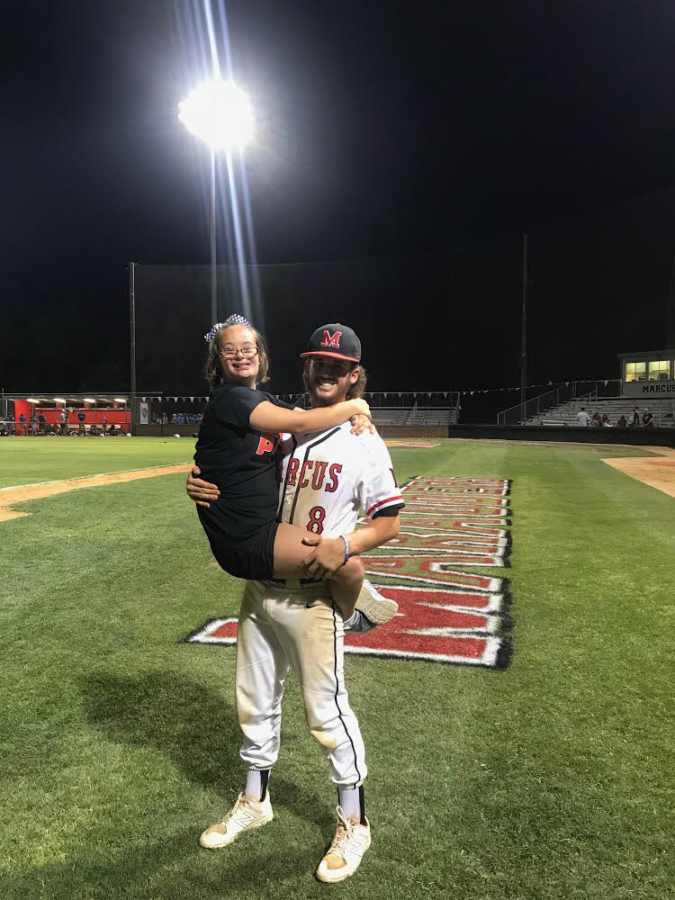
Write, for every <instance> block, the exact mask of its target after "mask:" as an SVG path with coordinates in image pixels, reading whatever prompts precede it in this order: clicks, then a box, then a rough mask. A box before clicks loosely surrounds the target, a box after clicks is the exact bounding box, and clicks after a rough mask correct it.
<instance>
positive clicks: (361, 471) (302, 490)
mask: <svg viewBox="0 0 675 900" xmlns="http://www.w3.org/2000/svg"><path fill="white" fill-rule="evenodd" d="M282 449H283V454H284V457H283V461H282V485H281V491H280V500H279V516H278V517H279V521H281V522H287V523H289V524H291V525H296V526H298V527H299V528H303V529H306V530H307V531H311V532H312V534H323V535H324V536H325V537H339V536H340V535H342V534H347V533H348V532H350V531H353V530H354V526H355V525H356V521H357V519H358V516H359V510H361V509H363V510H365V512H366V514H367V515H369V516H372V517H373V518H376V517H377V516H378V515H381V514H382V513H383V512H384V511H385V510H386V511H387V514H391V512H392V511H393V510H398V509H401V508H402V507H403V505H404V504H403V497H402V496H401V491H400V489H399V487H398V484H397V483H396V478H395V476H394V469H393V467H392V464H391V457H390V456H389V451H388V450H387V448H386V446H385V443H384V441H383V440H382V438H381V437H380V436H379V435H375V434H370V433H369V432H364V433H363V434H361V435H358V436H357V435H354V434H352V433H351V424H350V423H349V422H345V423H344V424H343V425H339V426H338V427H337V428H331V429H330V430H329V431H322V432H319V433H314V434H305V435H292V436H290V437H289V436H285V437H284V441H283V447H282Z"/></svg>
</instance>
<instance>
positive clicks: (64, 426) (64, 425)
mask: <svg viewBox="0 0 675 900" xmlns="http://www.w3.org/2000/svg"><path fill="white" fill-rule="evenodd" d="M61 434H68V410H67V409H66V408H65V407H64V408H63V409H62V410H61Z"/></svg>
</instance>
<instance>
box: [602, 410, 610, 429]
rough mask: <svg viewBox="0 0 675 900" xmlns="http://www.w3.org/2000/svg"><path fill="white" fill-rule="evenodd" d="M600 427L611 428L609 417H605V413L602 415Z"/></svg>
mask: <svg viewBox="0 0 675 900" xmlns="http://www.w3.org/2000/svg"><path fill="white" fill-rule="evenodd" d="M602 427H603V428H611V427H612V423H611V422H610V421H609V416H608V415H607V413H603V414H602Z"/></svg>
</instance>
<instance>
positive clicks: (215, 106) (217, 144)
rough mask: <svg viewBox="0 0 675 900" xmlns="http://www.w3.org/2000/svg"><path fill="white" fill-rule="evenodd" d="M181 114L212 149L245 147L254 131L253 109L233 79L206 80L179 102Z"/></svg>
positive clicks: (186, 122) (183, 121)
mask: <svg viewBox="0 0 675 900" xmlns="http://www.w3.org/2000/svg"><path fill="white" fill-rule="evenodd" d="M178 109H179V113H178V118H179V119H180V120H181V122H182V123H183V124H184V125H185V127H186V128H187V129H188V131H191V132H192V134H196V135H197V137H200V138H201V139H202V140H203V141H205V142H206V143H207V144H208V145H209V147H211V149H212V150H231V149H232V148H234V147H243V146H244V145H245V144H246V143H247V142H248V141H249V140H250V139H251V136H252V134H253V109H252V107H251V104H250V102H249V99H248V97H247V96H246V94H245V93H244V92H243V91H242V90H241V88H238V87H237V85H236V84H234V82H232V81H221V80H220V79H216V80H214V81H206V82H204V84H202V85H200V86H199V87H198V88H195V90H194V91H193V92H192V93H191V94H190V96H189V97H188V98H187V99H186V100H183V102H182V103H179V104H178Z"/></svg>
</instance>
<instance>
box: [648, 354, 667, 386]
mask: <svg viewBox="0 0 675 900" xmlns="http://www.w3.org/2000/svg"><path fill="white" fill-rule="evenodd" d="M669 378H670V360H669V359H658V360H653V361H652V362H650V363H649V380H650V381H667V380H668V379H669Z"/></svg>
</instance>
